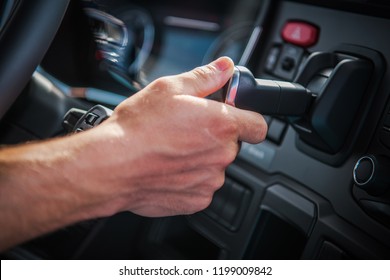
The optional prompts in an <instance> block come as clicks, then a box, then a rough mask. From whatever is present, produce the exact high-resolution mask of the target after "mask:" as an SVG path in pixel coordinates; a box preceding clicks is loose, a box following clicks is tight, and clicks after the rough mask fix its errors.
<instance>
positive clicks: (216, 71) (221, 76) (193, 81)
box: [177, 56, 234, 97]
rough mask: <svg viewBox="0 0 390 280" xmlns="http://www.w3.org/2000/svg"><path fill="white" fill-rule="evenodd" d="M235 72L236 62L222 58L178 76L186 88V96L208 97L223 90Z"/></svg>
mask: <svg viewBox="0 0 390 280" xmlns="http://www.w3.org/2000/svg"><path fill="white" fill-rule="evenodd" d="M233 72H234V62H233V61H232V60H231V59H230V58H229V57H226V56H225V57H220V58H218V59H217V60H214V61H213V62H211V63H210V64H207V65H204V66H200V67H197V68H195V69H193V70H191V71H189V72H186V73H183V74H180V75H178V76H177V78H178V79H181V84H182V86H183V88H185V94H187V95H193V96H197V97H206V96H208V95H209V94H211V93H214V92H216V91H217V90H219V89H220V88H222V87H223V86H224V85H225V84H226V83H227V81H228V80H229V79H230V78H231V76H232V75H233Z"/></svg>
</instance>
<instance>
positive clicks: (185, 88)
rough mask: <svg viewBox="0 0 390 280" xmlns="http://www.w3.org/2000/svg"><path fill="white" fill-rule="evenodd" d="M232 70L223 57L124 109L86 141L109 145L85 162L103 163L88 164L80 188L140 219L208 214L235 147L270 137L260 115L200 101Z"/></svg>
mask: <svg viewBox="0 0 390 280" xmlns="http://www.w3.org/2000/svg"><path fill="white" fill-rule="evenodd" d="M233 68H234V65H233V63H232V61H231V60H230V59H228V58H221V59H219V60H217V61H215V62H213V63H212V64H210V65H206V66H203V67H199V68H196V69H194V70H192V71H190V72H187V73H184V74H181V75H177V76H171V77H164V78H161V79H158V80H156V81H155V82H153V83H152V84H150V85H149V86H148V87H146V88H145V89H144V90H142V91H141V92H139V93H138V94H136V95H135V96H133V97H132V98H129V99H128V100H126V101H125V102H123V103H122V104H121V105H120V106H118V107H117V108H116V110H115V112H114V115H113V116H112V117H111V118H110V119H109V120H108V121H106V123H104V124H103V125H101V127H98V128H97V129H96V130H95V131H94V133H93V136H92V134H91V136H90V137H93V138H95V139H99V138H101V137H100V136H99V135H105V136H106V137H107V140H106V141H104V142H101V141H98V143H96V145H95V146H98V145H99V146H100V147H99V148H97V149H96V150H94V151H93V152H92V153H91V154H89V155H88V156H84V157H83V158H85V159H87V160H90V159H91V158H93V157H95V158H96V157H98V158H104V157H105V160H104V161H101V160H99V161H94V162H91V166H90V172H91V173H90V174H89V175H88V176H84V177H85V178H86V180H85V182H84V183H85V184H91V183H92V184H91V188H92V189H93V188H96V187H97V186H99V188H101V189H102V190H106V191H108V192H112V191H113V192H115V194H116V195H117V199H118V208H119V209H116V210H130V211H132V212H134V213H137V214H140V215H144V216H167V215H177V214H191V213H194V212H197V211H200V210H203V209H204V208H206V207H207V206H208V205H209V204H210V202H211V199H212V197H213V194H214V192H215V191H216V190H217V189H218V188H220V187H221V186H222V185H223V182H224V179H225V168H226V167H227V166H228V165H229V164H230V163H231V162H232V161H233V160H234V159H235V157H236V155H237V153H238V151H239V144H238V142H239V141H246V142H250V143H259V142H260V141H262V140H263V139H264V137H265V134H266V130H267V126H266V123H265V121H264V119H263V118H262V116H260V115H259V114H257V113H253V112H248V111H243V110H239V109H236V108H233V107H231V106H228V105H225V104H223V103H219V102H216V101H212V100H208V99H204V98H202V97H205V96H207V95H209V94H211V93H213V92H215V91H216V90H218V89H220V88H221V87H222V86H223V85H224V84H225V83H226V82H227V81H228V79H229V78H230V77H231V75H232V73H233ZM91 141H93V140H91ZM90 178H94V179H96V180H93V182H91V180H90ZM92 186H93V187H92ZM107 195H108V194H107ZM111 195H112V194H111ZM104 197H106V195H105V196H104ZM124 198H128V200H126V199H124ZM119 201H121V203H119ZM97 206H98V205H97Z"/></svg>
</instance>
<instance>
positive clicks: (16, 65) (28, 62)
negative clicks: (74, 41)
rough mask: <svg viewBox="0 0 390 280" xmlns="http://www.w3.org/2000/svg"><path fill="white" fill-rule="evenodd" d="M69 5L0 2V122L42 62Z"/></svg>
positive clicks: (61, 1) (64, 1)
mask: <svg viewBox="0 0 390 280" xmlns="http://www.w3.org/2000/svg"><path fill="white" fill-rule="evenodd" d="M69 1H70V0H55V1H53V0H4V1H2V2H3V3H2V6H3V7H1V5H0V8H2V10H1V11H0V12H1V14H0V19H1V22H2V25H1V26H0V28H1V29H0V119H1V118H2V117H3V116H4V114H5V113H6V112H7V110H8V109H9V108H10V107H11V105H12V104H13V103H14V101H15V100H16V98H17V97H18V95H19V94H20V92H21V91H22V90H23V88H24V87H25V85H26V84H27V82H28V81H29V80H30V78H31V75H32V74H33V72H34V70H35V69H36V68H37V66H38V65H39V63H40V62H41V60H42V59H43V57H44V55H45V53H46V51H47V49H48V48H49V46H50V43H51V41H52V40H53V38H54V36H55V34H56V32H57V30H58V28H59V26H60V24H61V21H62V18H63V16H64V14H65V11H66V9H67V6H68V4H69ZM4 19H6V20H4Z"/></svg>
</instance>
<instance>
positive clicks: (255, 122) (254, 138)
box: [226, 105, 268, 144]
mask: <svg viewBox="0 0 390 280" xmlns="http://www.w3.org/2000/svg"><path fill="white" fill-rule="evenodd" d="M226 107H227V109H228V113H229V114H231V115H232V116H233V117H234V120H235V121H236V123H237V127H238V140H240V141H243V142H247V143H251V144H258V143H260V142H262V141H264V139H265V137H266V135H267V131H268V125H267V122H266V121H265V119H264V117H263V116H262V115H261V114H259V113H256V112H252V111H248V110H243V109H239V108H235V107H232V106H229V105H226Z"/></svg>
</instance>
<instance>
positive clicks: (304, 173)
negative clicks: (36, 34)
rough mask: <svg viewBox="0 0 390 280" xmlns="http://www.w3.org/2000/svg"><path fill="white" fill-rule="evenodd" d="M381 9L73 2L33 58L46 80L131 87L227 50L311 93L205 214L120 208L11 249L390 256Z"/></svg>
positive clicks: (118, 254)
mask: <svg viewBox="0 0 390 280" xmlns="http://www.w3.org/2000/svg"><path fill="white" fill-rule="evenodd" d="M389 15H390V4H388V3H387V1H380V0H371V1H370V0H355V1H353V0H348V1H347V0H346V1H321V0H319V1H314V0H312V1H310V0H302V1H293V0H289V1H287V0H286V1H282V0H280V1H275V0H245V1H235V0H229V1H222V0H215V1H211V0H208V1H205V0H200V1H192V2H188V3H184V2H183V1H177V0H167V1H151V0H146V1H138V0H127V1H126V0H115V1H114V0H96V1H73V2H72V4H71V6H70V9H69V11H68V14H67V16H66V17H65V19H64V23H63V26H62V27H61V29H60V32H59V34H58V35H57V38H56V39H55V41H54V42H53V44H52V46H51V48H50V49H49V51H48V53H47V54H46V57H45V59H44V61H43V62H42V64H41V67H42V73H46V74H47V75H48V76H47V77H49V78H50V79H52V81H53V82H54V83H55V81H59V80H60V81H62V83H64V84H66V85H67V86H69V87H80V86H83V87H88V88H97V89H99V90H102V91H104V92H105V93H103V94H113V93H115V94H117V95H120V96H123V97H127V96H130V95H131V94H133V93H135V92H137V91H138V90H139V89H141V88H142V87H144V86H145V85H147V84H148V83H150V82H151V81H153V80H154V79H156V78H158V77H161V76H165V75H172V74H177V73H181V72H183V71H188V70H190V69H192V68H194V67H196V66H199V65H201V64H204V63H207V62H209V61H211V60H213V59H214V58H216V57H219V56H221V55H228V56H230V57H231V58H232V59H233V60H234V62H235V63H236V64H239V65H243V66H246V67H247V68H248V69H250V70H251V71H252V73H253V74H254V76H255V77H256V78H262V79H271V80H280V81H288V82H296V83H300V84H302V85H304V86H306V87H307V88H308V89H310V91H311V92H312V93H313V95H314V96H315V102H314V103H313V104H312V107H311V110H310V112H308V113H307V114H306V115H305V116H303V117H286V116H277V115H266V116H265V118H266V120H267V123H268V127H269V131H268V135H267V139H266V140H265V141H264V142H263V143H261V144H258V145H251V144H247V143H243V144H242V147H241V151H240V153H239V155H238V157H237V159H236V160H235V161H234V162H233V163H232V164H231V165H230V166H229V167H228V169H227V171H226V180H225V184H224V186H223V187H222V188H221V189H220V190H219V191H217V192H216V194H215V196H214V199H213V201H212V203H211V205H210V206H209V207H208V208H207V209H206V210H204V211H202V212H200V213H197V214H194V215H190V216H178V217H169V218H159V219H151V218H143V217H139V216H137V215H133V214H131V213H120V214H117V215H115V216H113V217H110V218H106V219H99V220H93V221H88V222H83V223H80V224H77V225H74V226H71V227H68V228H66V229H62V230H60V231H58V232H56V233H53V234H51V235H49V236H45V237H42V238H38V239H37V240H34V241H32V242H29V243H27V244H25V245H24V246H21V247H19V248H16V249H14V250H11V251H10V252H9V253H8V255H7V257H9V258H13V257H15V258H17V257H20V256H23V257H26V256H27V257H28V256H29V257H34V258H50V259H56V258H57V259H58V258H60V259H61V258H65V259H68V258H74V259H107V258H112V259H137V258H142V259H389V258H390V192H389V191H388V189H389V186H390V102H389V94H390V71H389V69H388V68H389V67H388V65H389V62H390V38H389V36H388V31H389V30H390V17H389ZM64 42H66V43H65V44H64ZM64 46H66V47H64ZM59 65H60V66H59ZM216 98H219V97H216ZM88 102H90V103H101V104H103V105H107V104H105V103H104V99H99V98H98V99H94V100H88ZM90 103H89V104H90ZM111 106H112V107H113V106H115V104H111ZM17 125H24V124H20V123H19V124H17ZM33 130H34V129H30V131H33ZM56 133H57V134H58V132H56ZM17 138H18V139H19V138H21V137H17ZM0 140H1V137H0Z"/></svg>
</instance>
